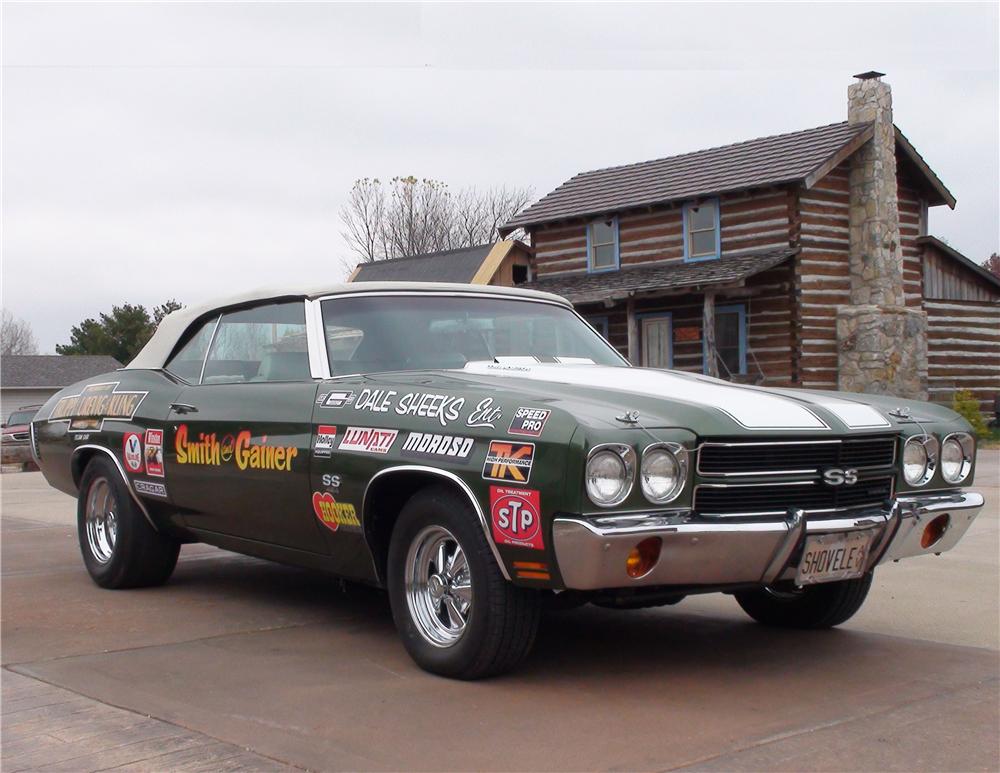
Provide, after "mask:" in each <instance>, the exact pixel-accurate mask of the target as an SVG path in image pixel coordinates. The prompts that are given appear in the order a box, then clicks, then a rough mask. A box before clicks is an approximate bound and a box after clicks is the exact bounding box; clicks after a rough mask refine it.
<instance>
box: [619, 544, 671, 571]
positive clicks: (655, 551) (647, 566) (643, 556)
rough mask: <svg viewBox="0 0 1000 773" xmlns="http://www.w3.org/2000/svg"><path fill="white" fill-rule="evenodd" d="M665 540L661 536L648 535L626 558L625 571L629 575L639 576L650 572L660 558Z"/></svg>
mask: <svg viewBox="0 0 1000 773" xmlns="http://www.w3.org/2000/svg"><path fill="white" fill-rule="evenodd" d="M661 547H663V540H662V539H660V538H659V537H648V538H647V539H644V540H643V541H642V542H640V543H639V544H638V545H636V546H635V547H634V548H632V550H631V552H630V553H629V554H628V558H626V559H625V573H626V574H627V575H628V576H629V577H633V578H638V577H642V576H644V575H647V574H649V572H650V570H651V569H652V568H653V567H654V566H656V562H657V561H659V560H660V548H661Z"/></svg>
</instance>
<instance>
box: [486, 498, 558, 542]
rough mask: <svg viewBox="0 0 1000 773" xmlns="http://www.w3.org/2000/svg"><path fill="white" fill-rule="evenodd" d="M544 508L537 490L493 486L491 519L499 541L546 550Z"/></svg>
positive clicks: (495, 538) (495, 535)
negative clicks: (543, 525)
mask: <svg viewBox="0 0 1000 773" xmlns="http://www.w3.org/2000/svg"><path fill="white" fill-rule="evenodd" d="M541 512H542V507H541V496H540V495H539V493H538V492H537V491H535V490H533V489H520V488H507V487H506V486H490V521H491V522H492V524H493V539H494V541H496V542H497V544H500V545H514V546H516V547H522V548H532V549H534V550H544V549H545V541H544V539H543V537H542V517H541Z"/></svg>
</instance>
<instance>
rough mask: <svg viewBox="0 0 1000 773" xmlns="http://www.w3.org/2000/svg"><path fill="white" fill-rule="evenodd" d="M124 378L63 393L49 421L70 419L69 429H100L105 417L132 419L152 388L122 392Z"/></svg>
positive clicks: (109, 418) (66, 420)
mask: <svg viewBox="0 0 1000 773" xmlns="http://www.w3.org/2000/svg"><path fill="white" fill-rule="evenodd" d="M120 383H121V382H120V381H110V382H108V383H105V384H88V385H87V386H85V387H84V388H83V390H82V391H81V392H80V394H78V395H69V396H67V397H61V398H60V399H59V402H57V403H56V407H55V408H53V409H52V413H51V415H50V416H49V421H65V422H68V423H69V432H99V431H100V430H102V429H103V428H104V422H105V421H114V420H118V421H128V420H130V419H131V418H132V417H133V416H134V415H135V412H136V409H138V407H139V403H141V402H142V400H143V398H144V397H145V396H146V395H148V394H149V392H124V391H123V392H119V391H118V385H119V384H120Z"/></svg>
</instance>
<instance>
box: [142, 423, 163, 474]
mask: <svg viewBox="0 0 1000 773" xmlns="http://www.w3.org/2000/svg"><path fill="white" fill-rule="evenodd" d="M146 474H147V475H152V476H153V477H154V478H162V477H163V430H162V429H147V430H146Z"/></svg>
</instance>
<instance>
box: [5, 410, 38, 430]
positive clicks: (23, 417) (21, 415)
mask: <svg viewBox="0 0 1000 773" xmlns="http://www.w3.org/2000/svg"><path fill="white" fill-rule="evenodd" d="M36 413H38V409H37V408H32V409H30V410H27V411H13V412H12V413H11V414H10V416H8V417H7V425H8V426H13V425H15V424H27V423H28V422H29V421H31V419H32V418H33V417H34V415H35V414H36Z"/></svg>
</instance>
